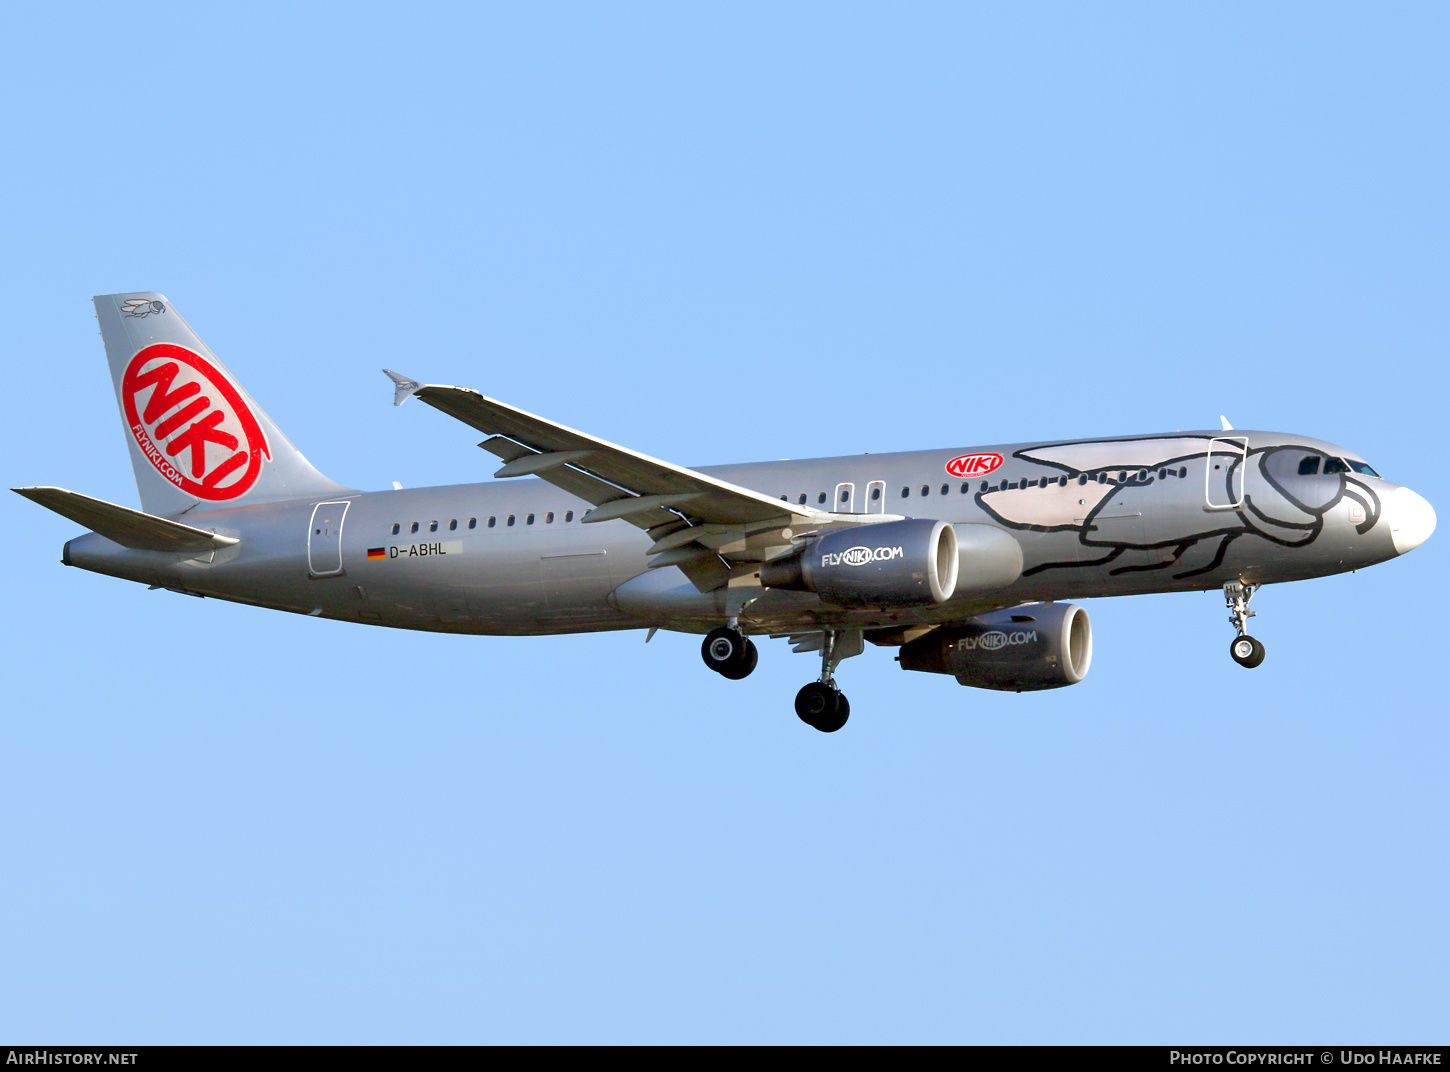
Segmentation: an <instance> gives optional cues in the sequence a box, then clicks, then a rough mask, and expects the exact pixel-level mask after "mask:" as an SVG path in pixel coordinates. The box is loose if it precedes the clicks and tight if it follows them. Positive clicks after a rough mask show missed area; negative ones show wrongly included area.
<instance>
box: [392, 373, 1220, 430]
mask: <svg viewBox="0 0 1450 1072" xmlns="http://www.w3.org/2000/svg"><path fill="white" fill-rule="evenodd" d="M388 375H390V376H391V375H392V373H388ZM398 390H400V391H401V390H402V388H401V387H399V388H398ZM415 390H416V388H415ZM1218 419H1219V423H1221V424H1222V425H1223V430H1224V431H1225V432H1232V431H1233V430H1234V426H1233V425H1231V424H1229V423H1228V418H1227V417H1225V416H1224V415H1223V414H1222V413H1220V414H1219V415H1218Z"/></svg>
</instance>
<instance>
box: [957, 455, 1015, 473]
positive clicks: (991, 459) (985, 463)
mask: <svg viewBox="0 0 1450 1072" xmlns="http://www.w3.org/2000/svg"><path fill="white" fill-rule="evenodd" d="M1001 464H1002V455H1000V454H962V455H960V456H958V457H956V458H953V459H952V460H951V461H949V462H947V472H949V473H951V474H952V476H981V475H983V474H985V473H990V472H991V471H992V470H993V469H996V468H997V467H998V466H999V465H1001Z"/></svg>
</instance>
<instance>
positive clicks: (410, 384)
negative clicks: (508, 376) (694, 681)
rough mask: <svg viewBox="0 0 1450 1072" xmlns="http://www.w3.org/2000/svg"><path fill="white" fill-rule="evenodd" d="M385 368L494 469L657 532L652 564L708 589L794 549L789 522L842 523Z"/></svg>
mask: <svg viewBox="0 0 1450 1072" xmlns="http://www.w3.org/2000/svg"><path fill="white" fill-rule="evenodd" d="M383 371H384V372H385V373H387V375H388V376H389V378H391V379H392V381H393V383H394V384H395V385H396V392H395V395H394V398H393V404H394V405H399V406H400V405H402V404H403V403H404V402H405V401H407V399H409V398H411V397H413V396H415V395H416V396H417V397H418V398H420V399H422V400H423V401H424V402H426V403H428V405H430V406H432V407H434V408H435V409H439V410H442V411H443V412H444V413H446V414H448V415H449V416H450V417H456V418H457V419H458V420H460V421H462V422H463V423H464V424H467V425H470V426H472V427H474V428H476V429H478V430H479V431H480V432H483V433H484V434H486V435H487V436H488V437H489V438H488V439H485V440H484V441H483V442H482V443H480V444H479V446H480V447H482V448H483V449H484V450H486V451H489V452H490V453H492V454H495V455H497V456H498V457H500V458H502V459H503V461H504V465H503V467H502V468H501V469H499V470H498V471H497V472H496V473H495V474H494V476H498V477H512V476H537V477H539V478H540V479H542V480H546V481H548V482H549V483H551V484H553V485H554V486H555V487H558V488H561V489H562V490H564V491H567V492H568V493H569V494H571V495H577V496H578V497H579V498H581V499H584V500H585V501H586V502H590V503H593V504H594V509H593V510H590V511H588V512H587V513H586V514H585V515H584V516H583V518H581V520H582V521H583V522H584V523H585V524H589V523H592V522H598V521H611V520H614V519H616V518H621V519H623V520H625V521H628V522H629V523H630V524H632V525H636V526H638V527H639V528H642V529H645V530H647V531H648V532H649V534H650V535H651V536H653V537H655V544H654V546H653V547H651V549H650V553H651V554H654V555H656V556H657V557H656V558H655V560H654V561H653V562H652V563H651V565H652V566H655V567H658V566H667V565H677V566H679V567H680V568H681V569H682V570H684V572H685V573H686V575H688V576H689V577H690V579H691V580H692V581H694V582H695V584H696V586H697V587H700V588H701V589H702V590H704V591H709V590H710V589H712V588H715V587H719V586H720V585H722V584H724V583H726V581H728V579H729V577H730V575H731V572H732V570H733V569H734V568H735V567H736V566H738V565H739V564H740V563H742V562H754V563H755V564H756V566H757V568H758V563H759V561H760V560H761V559H763V558H765V557H769V550H768V549H771V548H773V549H775V550H776V551H779V550H782V549H788V548H789V546H790V538H791V537H790V534H789V533H790V530H791V527H792V526H795V527H796V528H804V529H815V528H820V527H823V526H828V525H831V524H833V523H841V519H840V518H838V517H836V516H835V515H832V514H828V513H826V512H824V511H819V510H815V509H813V508H812V507H809V506H803V505H798V504H795V503H788V502H785V501H782V500H780V499H773V498H771V497H770V496H768V495H764V494H761V493H760V492H758V491H752V490H751V489H749V488H743V487H740V486H739V485H736V484H731V483H729V482H728V481H725V480H719V479H717V478H715V477H712V476H707V475H705V474H704V473H701V472H698V471H696V470H694V469H687V468H685V467H684V466H679V465H674V464H672V463H670V462H666V461H661V460H660V459H658V458H651V457H649V456H648V455H646V454H641V453H639V452H638V451H634V450H630V449H629V448H628V447H621V446H618V445H617V444H614V443H609V442H606V441H605V440H603V439H597V438H595V437H594V436H591V435H588V434H586V433H584V432H579V431H576V430H574V429H573V428H566V427H565V426H564V425H562V424H556V423H554V422H553V421H549V420H545V419H544V418H543V417H536V416H535V415H534V414H532V413H526V412H524V411H523V410H521V409H516V408H514V407H513V406H509V405H506V404H505V403H503V402H499V401H496V400H495V399H492V398H488V397H486V396H484V395H481V394H479V393H478V392H477V391H474V390H471V389H469V388H466V387H446V386H443V385H440V384H423V383H419V382H418V381H416V380H410V379H408V378H407V377H405V376H402V375H400V374H398V373H396V372H393V371H391V370H389V369H384V370H383ZM782 530H785V531H782Z"/></svg>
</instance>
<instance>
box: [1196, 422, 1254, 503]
mask: <svg viewBox="0 0 1450 1072" xmlns="http://www.w3.org/2000/svg"><path fill="white" fill-rule="evenodd" d="M1248 450H1249V441H1248V438H1247V437H1245V436H1229V437H1227V438H1222V439H1213V440H1210V441H1209V444H1208V457H1207V458H1206V459H1205V460H1204V478H1203V479H1204V485H1203V497H1204V501H1205V502H1206V503H1207V504H1208V508H1209V509H1210V510H1237V509H1238V508H1239V507H1240V506H1242V505H1243V504H1244V458H1245V456H1246V455H1247V454H1248Z"/></svg>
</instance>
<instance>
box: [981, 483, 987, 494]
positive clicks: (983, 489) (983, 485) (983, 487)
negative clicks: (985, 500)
mask: <svg viewBox="0 0 1450 1072" xmlns="http://www.w3.org/2000/svg"><path fill="white" fill-rule="evenodd" d="M982 494H983V495H985V494H987V482H986V481H985V480H984V481H982Z"/></svg>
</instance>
